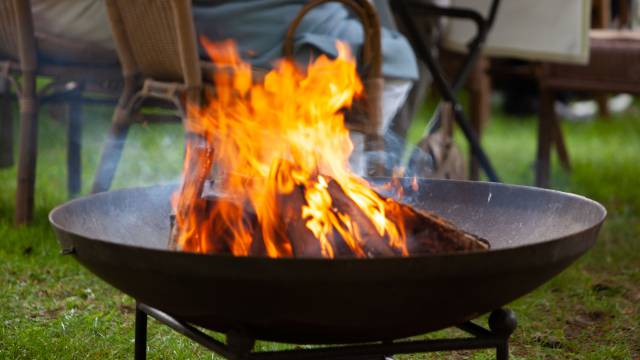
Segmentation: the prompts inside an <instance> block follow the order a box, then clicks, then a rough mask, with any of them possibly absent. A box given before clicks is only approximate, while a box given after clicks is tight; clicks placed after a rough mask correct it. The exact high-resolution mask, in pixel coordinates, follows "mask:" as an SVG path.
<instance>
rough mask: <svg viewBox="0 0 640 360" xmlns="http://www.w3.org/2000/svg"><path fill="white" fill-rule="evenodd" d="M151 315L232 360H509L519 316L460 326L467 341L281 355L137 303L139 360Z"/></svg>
mask: <svg viewBox="0 0 640 360" xmlns="http://www.w3.org/2000/svg"><path fill="white" fill-rule="evenodd" d="M147 315H148V316H151V317H153V318H154V319H156V320H157V321H159V322H160V323H162V324H164V325H167V326H169V327H170V328H172V329H173V330H175V331H177V332H179V333H181V334H182V335H184V336H186V337H188V338H189V339H191V340H193V341H195V342H197V343H198V344H200V345H202V346H204V347H205V348H207V349H209V350H211V351H213V352H215V353H216V354H218V355H220V356H222V357H224V358H226V359H230V360H324V359H340V360H364V359H379V360H384V359H386V358H388V357H389V356H392V355H397V354H415V353H427V352H439V351H453V350H472V349H490V348H495V349H496V359H497V360H508V359H509V337H510V336H511V334H512V333H513V331H514V330H515V328H516V326H517V321H516V317H515V314H514V313H513V312H512V311H511V310H508V309H499V310H496V311H493V312H492V313H491V315H490V316H489V329H485V328H483V327H482V326H479V325H477V324H475V323H473V322H471V321H468V322H466V323H464V324H462V325H459V326H457V327H458V328H459V329H460V330H463V331H464V332H466V333H468V334H470V335H472V337H466V338H454V339H437V340H402V341H382V342H378V343H371V344H358V345H343V346H329V347H319V348H313V349H295V350H279V351H260V352H253V347H254V344H255V339H253V338H252V337H251V336H249V335H246V334H240V333H233V332H230V333H227V334H226V338H227V343H226V344H224V343H223V342H221V341H218V340H216V339H214V338H213V337H211V336H210V335H208V334H206V333H204V332H203V331H201V330H199V329H198V328H196V327H194V326H192V325H190V324H187V323H185V322H182V321H180V320H178V319H176V318H174V317H173V316H171V315H169V314H167V313H164V312H162V311H160V310H158V309H155V308H153V307H150V306H148V305H145V304H143V303H136V325H135V337H136V339H135V359H136V360H145V359H146V357H147Z"/></svg>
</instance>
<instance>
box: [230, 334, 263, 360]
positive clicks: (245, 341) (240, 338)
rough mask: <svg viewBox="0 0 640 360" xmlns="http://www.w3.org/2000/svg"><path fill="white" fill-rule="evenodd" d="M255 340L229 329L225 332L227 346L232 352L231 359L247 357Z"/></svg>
mask: <svg viewBox="0 0 640 360" xmlns="http://www.w3.org/2000/svg"><path fill="white" fill-rule="evenodd" d="M255 343H256V341H255V340H254V339H253V338H252V337H250V336H247V335H245V334H242V333H239V332H236V331H233V330H232V331H229V332H228V333H227V348H228V349H229V351H230V352H231V354H233V359H231V360H236V359H238V360H239V359H247V358H248V357H249V354H250V353H251V351H252V350H253V347H254V345H255Z"/></svg>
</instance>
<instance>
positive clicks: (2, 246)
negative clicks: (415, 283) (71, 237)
mask: <svg viewBox="0 0 640 360" xmlns="http://www.w3.org/2000/svg"><path fill="white" fill-rule="evenodd" d="M43 114H44V115H43V116H42V117H41V121H40V135H39V157H38V169H37V174H38V177H37V193H36V219H35V221H34V223H33V224H32V225H30V226H28V227H20V228H16V227H14V226H13V225H12V217H13V212H14V203H13V199H14V196H15V175H16V174H15V171H16V170H15V168H10V169H0V359H122V358H132V356H133V309H134V303H133V300H132V299H131V298H129V297H127V296H125V295H123V294H122V293H120V292H118V291H116V290H114V289H113V288H111V287H110V286H108V285H107V284H106V283H104V282H102V281H101V280H99V279H98V278H96V277H95V276H93V275H92V274H90V273H89V272H88V271H87V270H85V269H84V268H82V267H81V266H80V265H79V264H77V263H76V262H75V261H74V260H73V258H71V257H67V256H62V255H60V251H59V247H58V244H57V242H56V240H55V237H54V234H53V231H52V230H51V227H50V225H49V223H48V221H47V214H48V212H49V211H50V210H51V208H53V207H54V206H55V205H57V204H60V203H62V202H64V201H65V200H66V199H67V198H66V192H65V190H64V189H65V188H66V186H65V180H66V167H65V164H66V160H65V126H64V124H61V123H59V122H56V121H54V120H51V119H50V118H49V117H48V116H47V115H46V109H45V111H43ZM85 114H86V117H85V122H84V129H83V131H84V133H83V146H84V148H83V181H84V183H83V189H84V191H83V193H87V192H88V189H89V187H90V185H91V184H90V182H91V180H92V176H93V172H94V170H95V166H96V164H97V161H98V156H99V152H100V147H101V143H102V139H103V137H104V134H105V133H106V130H107V128H108V125H109V117H110V111H109V110H108V109H106V108H101V107H87V108H86V109H85ZM563 126H564V128H565V130H566V133H567V142H568V147H569V151H570V153H571V157H572V161H573V171H572V173H571V174H566V173H563V172H562V171H561V170H560V169H559V168H557V167H554V170H553V178H552V181H553V184H554V187H555V188H557V189H560V190H564V191H570V192H575V193H578V194H582V195H585V196H588V197H591V198H593V199H595V200H597V201H600V202H601V203H603V204H604V205H605V206H606V207H607V209H608V211H609V217H608V219H607V221H606V223H605V226H604V228H603V229H602V232H601V235H600V237H599V239H598V243H597V245H596V246H595V248H594V249H593V250H592V251H590V252H589V253H588V254H587V255H586V256H584V257H583V258H582V259H580V260H579V261H578V262H577V263H576V264H574V265H573V266H571V268H569V269H568V270H566V271H565V272H563V273H562V274H561V275H560V276H558V277H556V278H555V279H553V280H552V281H550V282H549V283H547V284H546V285H544V286H542V287H541V288H539V289H537V290H536V291H534V292H533V293H531V294H529V295H528V296H526V297H524V298H522V299H519V300H518V301H516V302H514V303H512V304H510V305H509V307H510V308H512V309H513V310H515V312H516V313H517V315H518V318H519V328H518V329H517V330H516V332H515V333H514V335H513V337H512V350H513V354H514V356H513V358H515V359H640V186H639V185H640V183H639V182H638V179H639V178H640V166H639V162H640V110H639V109H638V108H633V109H631V110H630V111H628V112H627V113H626V114H625V115H621V116H617V117H614V118H613V119H611V120H598V121H594V122H588V123H578V124H564V125H563ZM16 128H17V126H16ZM535 129H536V122H535V119H534V118H524V119H522V118H509V117H507V116H505V115H503V114H500V113H494V118H493V120H492V123H491V124H490V126H489V128H488V129H487V131H486V134H485V136H484V138H483V142H484V144H485V146H486V149H487V151H488V152H489V154H490V156H491V157H492V159H493V160H494V162H495V164H496V168H497V170H498V172H499V174H500V175H501V176H502V177H503V179H504V181H506V182H509V183H517V184H531V183H532V179H533V174H532V161H533V157H534V151H535ZM416 131H417V130H416ZM181 157H182V140H181V128H180V126H179V125H173V124H163V125H152V126H136V127H135V128H134V129H133V131H132V132H131V133H130V137H129V140H128V142H127V145H126V150H125V154H124V158H123V160H122V162H121V166H120V168H119V171H118V174H117V176H116V181H115V187H128V186H136V185H148V184H155V183H161V182H168V181H172V180H175V179H177V178H178V176H179V172H180V168H181ZM451 334H452V333H451V332H448V331H446V332H440V333H437V334H434V335H431V336H445V335H451ZM259 346H260V347H261V348H262V349H271V348H281V347H282V346H281V345H276V344H270V343H261V344H259ZM149 358H151V359H217V357H215V356H213V355H211V354H210V353H209V352H207V351H204V350H203V348H201V347H199V346H198V345H195V344H194V343H193V342H191V341H189V340H187V339H186V338H184V337H182V336H181V335H178V334H176V333H174V332H171V331H169V330H168V329H167V327H165V326H161V325H159V324H157V323H156V322H155V321H150V322H149ZM399 358H400V359H424V358H426V359H436V358H438V359H440V358H447V359H448V358H452V359H459V358H472V359H491V358H492V352H491V351H479V352H462V353H458V354H453V355H447V356H443V355H441V354H440V355H430V356H414V357H408V356H407V357H399Z"/></svg>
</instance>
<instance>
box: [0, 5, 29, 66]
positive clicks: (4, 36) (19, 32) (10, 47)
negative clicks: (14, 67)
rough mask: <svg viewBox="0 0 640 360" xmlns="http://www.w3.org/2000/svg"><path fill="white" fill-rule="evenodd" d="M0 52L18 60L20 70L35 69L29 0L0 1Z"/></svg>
mask: <svg viewBox="0 0 640 360" xmlns="http://www.w3.org/2000/svg"><path fill="white" fill-rule="evenodd" d="M0 54H2V55H3V56H6V57H8V58H9V59H11V60H15V61H19V62H20V68H21V70H22V71H35V69H36V67H37V55H36V40H35V36H34V31H33V19H32V16H31V2H30V1H29V0H2V1H0Z"/></svg>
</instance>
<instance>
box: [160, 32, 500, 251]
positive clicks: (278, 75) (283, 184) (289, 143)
mask: <svg viewBox="0 0 640 360" xmlns="http://www.w3.org/2000/svg"><path fill="white" fill-rule="evenodd" d="M203 44H204V45H205V46H206V48H207V49H208V52H209V54H210V56H211V58H212V59H213V60H214V61H215V63H216V64H217V65H219V66H221V67H223V68H225V69H231V71H220V72H216V73H215V74H213V76H214V81H215V94H214V95H213V96H211V98H210V99H207V100H208V101H207V104H206V105H205V106H202V107H200V106H195V105H194V104H190V106H189V109H188V112H189V120H188V121H187V122H186V127H187V131H188V132H189V133H191V134H196V135H197V137H192V138H191V140H189V141H188V143H187V152H186V159H185V167H184V181H183V185H182V188H181V190H180V191H179V192H178V193H176V194H174V199H173V200H174V208H175V211H176V218H175V227H174V229H173V231H172V235H171V242H170V243H171V246H172V247H173V248H177V249H179V250H183V251H193V252H204V253H231V254H233V255H235V256H247V255H252V256H268V257H274V258H277V257H291V256H296V257H325V258H335V257H377V256H407V255H409V254H410V253H414V254H417V253H434V252H451V251H460V250H483V249H487V248H488V245H487V243H486V242H485V241H483V240H481V239H479V238H477V237H475V236H472V235H469V234H466V233H464V232H462V231H460V230H458V229H456V228H455V227H454V226H453V225H452V224H450V223H448V222H447V221H445V220H443V219H441V218H438V217H436V216H434V215H431V214H428V213H424V212H421V211H418V210H415V209H413V208H411V207H409V206H407V205H404V204H401V203H399V202H396V201H394V200H392V199H390V198H385V197H383V196H381V195H379V194H378V193H377V192H375V191H374V190H373V189H372V187H371V186H370V184H369V183H368V182H367V181H366V180H364V179H363V178H361V177H359V176H357V175H356V174H354V173H353V172H352V171H351V170H350V168H349V156H350V155H351V151H352V149H353V146H352V144H351V141H350V138H349V132H348V130H347V128H346V127H345V125H344V113H343V111H344V110H345V109H348V108H350V106H351V104H352V102H353V101H354V99H355V98H356V97H359V96H363V94H362V90H363V86H362V83H361V81H360V79H359V78H358V76H357V72H356V64H355V61H354V60H353V58H352V57H351V55H350V52H349V49H348V47H347V46H346V45H344V44H342V43H337V48H338V50H339V56H338V57H337V58H336V59H335V60H330V59H329V58H327V57H325V56H321V57H319V58H318V59H316V60H315V61H313V62H312V63H311V64H310V65H309V66H308V68H307V71H306V73H303V72H302V71H300V70H299V69H298V68H297V67H296V66H295V64H293V63H292V62H290V61H285V60H283V61H281V62H280V63H279V64H278V66H277V67H276V69H275V70H273V71H271V72H269V73H268V74H267V75H266V77H265V78H264V82H263V83H261V84H254V83H253V79H252V69H251V66H250V65H248V64H247V63H244V62H243V61H242V60H241V59H240V57H239V55H238V53H237V51H236V48H235V45H234V43H233V42H231V41H228V42H225V43H221V44H214V43H210V42H208V41H206V40H203ZM202 140H204V141H202ZM212 169H214V171H215V172H216V174H217V177H216V184H215V186H216V188H217V189H218V190H219V191H220V192H221V193H223V194H225V196H224V198H217V199H214V200H212V199H207V198H205V197H203V196H202V189H203V185H204V183H205V180H206V178H207V176H208V175H209V174H210V172H211V170H212Z"/></svg>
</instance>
